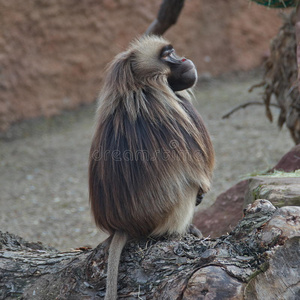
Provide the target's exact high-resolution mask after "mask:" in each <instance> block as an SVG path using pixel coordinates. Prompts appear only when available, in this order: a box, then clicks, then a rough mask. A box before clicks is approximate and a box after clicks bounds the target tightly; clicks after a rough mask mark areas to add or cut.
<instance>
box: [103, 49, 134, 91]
mask: <svg viewBox="0 0 300 300" xmlns="http://www.w3.org/2000/svg"><path fill="white" fill-rule="evenodd" d="M132 59H133V54H132V53H131V52H129V51H127V52H123V53H120V54H119V55H118V56H116V58H115V59H114V61H113V62H112V64H111V65H110V68H109V71H108V76H107V81H108V84H109V85H110V86H111V87H113V89H114V90H115V91H118V92H119V93H120V94H121V95H122V94H127V93H128V91H132V90H133V89H136V84H135V79H134V74H133V72H132V65H131V63H132Z"/></svg>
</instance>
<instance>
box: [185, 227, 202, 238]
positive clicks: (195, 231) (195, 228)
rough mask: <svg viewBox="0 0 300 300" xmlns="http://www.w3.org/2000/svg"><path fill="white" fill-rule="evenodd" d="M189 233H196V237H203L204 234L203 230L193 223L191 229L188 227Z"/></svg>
mask: <svg viewBox="0 0 300 300" xmlns="http://www.w3.org/2000/svg"><path fill="white" fill-rule="evenodd" d="M188 233H190V234H192V235H194V236H195V237H197V238H199V239H201V238H202V237H203V234H202V233H201V231H200V230H199V229H198V228H197V227H196V226H195V225H194V224H191V225H190V227H189V229H188Z"/></svg>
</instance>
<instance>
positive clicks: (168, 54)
mask: <svg viewBox="0 0 300 300" xmlns="http://www.w3.org/2000/svg"><path fill="white" fill-rule="evenodd" d="M174 52H175V50H174V49H169V50H166V51H164V52H163V53H162V54H161V58H162V59H164V60H166V59H168V58H169V57H170V56H171V55H172V54H173V53H174Z"/></svg>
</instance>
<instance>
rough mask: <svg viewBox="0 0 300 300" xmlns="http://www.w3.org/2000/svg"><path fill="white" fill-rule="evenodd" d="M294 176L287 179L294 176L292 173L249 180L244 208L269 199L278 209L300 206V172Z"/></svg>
mask: <svg viewBox="0 0 300 300" xmlns="http://www.w3.org/2000/svg"><path fill="white" fill-rule="evenodd" d="M277 174H279V176H280V177H277V176H278V175H277ZM292 174H295V175H294V176H295V177H286V175H288V176H292V175H291V174H290V173H275V175H267V176H257V177H252V178H251V179H249V185H248V189H247V192H246V194H245V203H244V207H245V206H246V205H248V204H250V203H252V202H254V201H255V200H256V199H267V200H269V201H270V202H271V203H273V205H275V206H277V207H282V206H293V205H296V206H300V172H295V173H292ZM297 176H298V177H297Z"/></svg>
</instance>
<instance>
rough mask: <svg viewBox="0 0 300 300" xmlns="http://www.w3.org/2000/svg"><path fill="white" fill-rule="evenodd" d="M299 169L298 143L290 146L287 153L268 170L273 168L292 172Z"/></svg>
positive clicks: (299, 150) (299, 152)
mask: <svg viewBox="0 0 300 300" xmlns="http://www.w3.org/2000/svg"><path fill="white" fill-rule="evenodd" d="M298 169H300V144H299V145H297V146H295V147H294V148H292V149H291V150H290V151H289V152H288V153H287V154H285V155H284V156H283V157H282V158H281V159H280V161H279V162H278V164H277V165H276V166H275V167H274V168H272V169H271V170H270V171H272V172H274V171H275V170H278V171H284V172H293V171H295V170H298Z"/></svg>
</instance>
